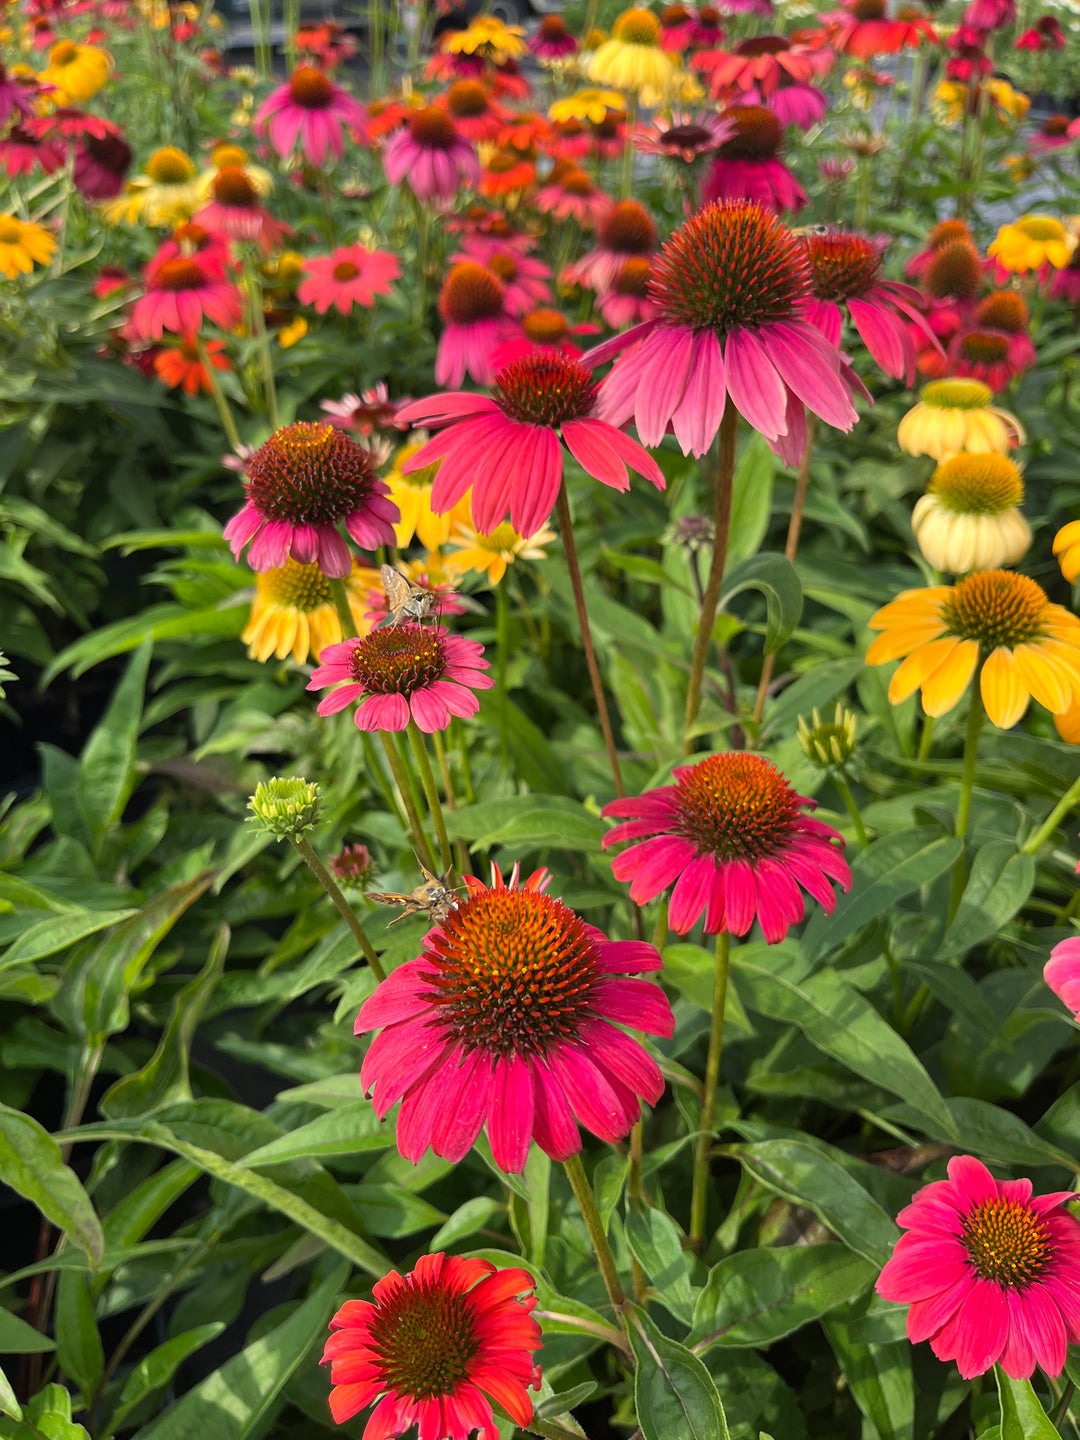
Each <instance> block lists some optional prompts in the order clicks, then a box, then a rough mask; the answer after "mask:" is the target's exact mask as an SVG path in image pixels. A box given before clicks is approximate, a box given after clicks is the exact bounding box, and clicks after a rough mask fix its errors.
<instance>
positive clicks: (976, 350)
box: [960, 330, 1009, 365]
mask: <svg viewBox="0 0 1080 1440" xmlns="http://www.w3.org/2000/svg"><path fill="white" fill-rule="evenodd" d="M960 353H961V355H963V357H964V359H965V360H969V361H971V362H972V363H973V364H981V365H997V364H1000V363H1001V361H1003V360H1006V359H1007V358H1008V355H1009V341H1008V337H1007V336H1005V335H1001V334H999V333H998V332H997V331H996V330H969V331H968V333H967V334H966V335H965V336H964V337H963V339H962V340H961V341H960Z"/></svg>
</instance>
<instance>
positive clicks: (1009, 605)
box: [866, 570, 1080, 730]
mask: <svg viewBox="0 0 1080 1440" xmlns="http://www.w3.org/2000/svg"><path fill="white" fill-rule="evenodd" d="M869 624H870V628H871V630H881V631H883V632H884V633H883V634H881V635H879V636H878V637H877V639H876V640H875V641H874V643H873V644H872V645H871V646H870V649H869V650H868V651H867V652H866V660H867V664H869V665H885V664H887V663H888V662H889V661H890V660H900V659H901V658H902V657H904V658H903V663H902V664H901V665H900V666H899V668H898V669H897V671H896V674H895V675H894V676H893V677H892V681H891V682H890V684H889V700H890V702H891V703H892V704H893V705H899V704H900V703H901V702H902V701H904V700H906V699H907V698H908V696H909V695H913V694H914V693H915V691H916V690H920V689H921V691H922V703H923V709H924V710H925V711H926V713H927V715H935V716H937V715H945V714H947V713H948V711H950V710H951V709H952V708H953V706H954V705H956V704H957V703H958V702H959V700H960V698H961V697H962V696H963V694H964V693H965V691H966V690H967V688H968V685H969V684H970V683H971V678H972V676H973V675H974V674H975V671H976V668H978V667H980V666H981V672H980V677H979V688H980V691H981V693H982V699H983V704H984V705H985V706H986V713H987V715H988V716H989V717H990V719H991V720H992V721H993V723H994V724H995V725H997V726H1000V728H1001V729H1002V730H1008V729H1010V728H1011V727H1012V726H1013V725H1015V724H1016V722H1017V721H1018V720H1019V719H1020V717H1021V716H1022V715H1023V713H1024V711H1025V710H1026V709H1027V707H1028V703H1029V701H1030V700H1031V698H1032V696H1034V698H1035V699H1036V700H1037V701H1038V702H1039V704H1040V705H1045V707H1046V708H1047V710H1049V711H1051V712H1052V713H1053V714H1055V715H1059V714H1062V713H1064V712H1065V711H1066V710H1067V709H1068V708H1069V706H1070V705H1071V704H1072V703H1073V701H1074V699H1076V698H1080V620H1078V619H1077V618H1076V616H1075V615H1070V614H1069V612H1068V611H1067V610H1065V609H1063V608H1062V606H1060V605H1052V604H1051V603H1050V601H1049V600H1048V599H1047V598H1046V594H1045V592H1044V591H1043V589H1042V588H1041V586H1039V585H1037V584H1036V583H1035V581H1034V580H1031V579H1029V578H1028V577H1027V576H1026V575H1017V574H1016V573H1015V571H1012V570H980V571H977V572H976V573H975V574H974V575H969V576H968V577H967V578H966V579H964V580H960V581H959V582H958V583H957V584H956V585H936V586H933V587H931V588H929V589H926V590H906V591H905V592H904V593H903V594H902V595H898V596H897V598H896V599H895V600H893V601H892V603H891V604H889V605H886V606H884V607H883V608H882V609H881V610H879V611H878V612H877V614H876V615H874V616H872V618H871V619H870V622H869Z"/></svg>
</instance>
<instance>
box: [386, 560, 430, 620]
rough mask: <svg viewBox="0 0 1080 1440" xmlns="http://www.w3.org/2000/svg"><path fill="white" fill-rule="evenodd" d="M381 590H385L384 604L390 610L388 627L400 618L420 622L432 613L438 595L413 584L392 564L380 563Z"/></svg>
mask: <svg viewBox="0 0 1080 1440" xmlns="http://www.w3.org/2000/svg"><path fill="white" fill-rule="evenodd" d="M379 574H380V575H381V576H382V586H383V590H384V591H385V592H386V606H387V609H388V610H389V612H390V616H391V619H390V627H389V628H390V629H393V628H394V626H395V625H399V624H400V623H401V621H402V620H415V621H416V622H417V623H418V624H422V623H423V622H424V620H426V619H427V617H428V616H429V615H432V614H434V612H435V607H436V605H437V604H438V597H437V596H436V595H435V594H434V593H433V592H432V591H430V590H426V589H425V588H424V586H423V585H414V584H413V582H412V581H411V580H410V579H409V577H408V576H407V575H403V574H402V573H401V571H400V570H395V569H394V567H393V565H380V566H379Z"/></svg>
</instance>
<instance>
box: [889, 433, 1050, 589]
mask: <svg viewBox="0 0 1080 1440" xmlns="http://www.w3.org/2000/svg"><path fill="white" fill-rule="evenodd" d="M1023 503H1024V482H1023V480H1022V479H1021V476H1020V470H1019V468H1018V467H1017V466H1016V465H1014V464H1013V462H1012V461H1011V460H1010V459H1008V457H1007V456H1005V455H954V456H953V457H952V459H951V460H946V461H945V462H944V463H943V464H941V465H939V466H938V468H937V469H936V470H935V471H934V474H933V476H932V477H931V480H930V485H929V487H928V489H927V492H926V494H925V495H923V496H921V497H920V498H919V500H918V501H917V502H916V504H915V510H914V512H913V514H912V516H911V528H912V530H913V531H914V532H915V539H916V540H917V541H918V542H919V549H920V550H921V551H922V553H923V555H924V556H925V557H926V559H927V560H928V561H929V562H930V564H931V565H933V567H934V568H935V570H947V571H948V572H949V573H950V574H953V575H966V574H967V572H968V571H969V570H996V569H998V568H999V567H1000V566H1002V565H1015V564H1016V562H1017V561H1018V560H1020V559H1021V558H1022V557H1023V556H1024V555H1026V554H1027V551H1028V547H1029V546H1030V545H1031V526H1030V525H1029V524H1028V522H1027V521H1026V520H1025V519H1024V517H1023V515H1022V514H1021V513H1020V506H1021V505H1022V504H1023Z"/></svg>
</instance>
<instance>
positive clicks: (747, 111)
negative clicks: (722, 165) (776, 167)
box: [719, 105, 784, 160]
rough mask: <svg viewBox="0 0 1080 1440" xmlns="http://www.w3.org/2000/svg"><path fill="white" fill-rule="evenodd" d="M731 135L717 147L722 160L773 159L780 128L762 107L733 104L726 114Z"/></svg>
mask: <svg viewBox="0 0 1080 1440" xmlns="http://www.w3.org/2000/svg"><path fill="white" fill-rule="evenodd" d="M727 118H728V119H729V120H733V121H734V122H735V133H734V135H732V136H731V137H730V138H729V139H727V140H725V141H724V143H723V144H722V145H721V146H720V151H719V154H720V156H721V158H722V159H724V160H774V159H775V158H776V156H777V155H778V154H779V152H780V146H781V144H782V142H783V139H784V127H783V126H782V125H781V124H780V120H779V118H778V117H777V116H776V115H774V114H773V112H772V111H771V110H770V109H769V108H768V106H766V105H736V106H734V108H733V109H731V110H729V111H728V112H727Z"/></svg>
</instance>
